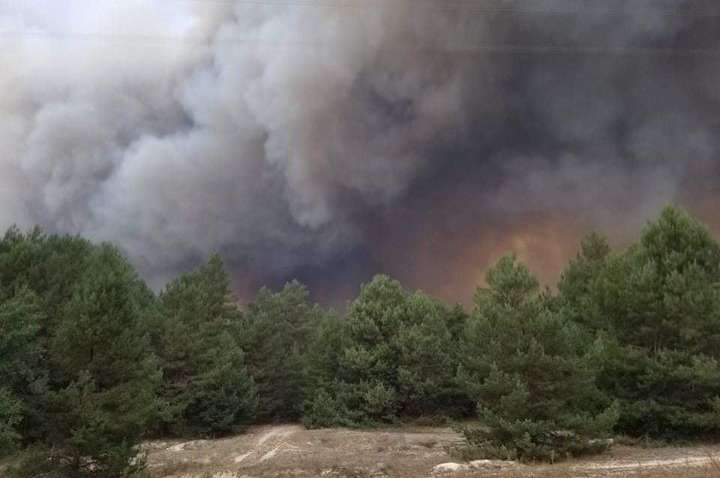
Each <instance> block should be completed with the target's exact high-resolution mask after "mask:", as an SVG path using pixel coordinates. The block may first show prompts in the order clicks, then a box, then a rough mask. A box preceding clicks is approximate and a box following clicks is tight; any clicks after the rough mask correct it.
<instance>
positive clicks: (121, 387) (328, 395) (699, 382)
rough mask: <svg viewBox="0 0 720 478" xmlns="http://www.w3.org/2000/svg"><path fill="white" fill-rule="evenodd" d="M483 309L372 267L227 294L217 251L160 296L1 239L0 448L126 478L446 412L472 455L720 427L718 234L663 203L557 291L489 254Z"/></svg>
mask: <svg viewBox="0 0 720 478" xmlns="http://www.w3.org/2000/svg"><path fill="white" fill-rule="evenodd" d="M486 282H487V286H486V287H482V288H478V289H477V292H476V294H475V296H474V300H473V306H472V307H471V308H469V309H466V308H464V307H461V306H459V305H455V306H451V305H448V304H445V303H443V302H441V301H439V300H437V299H435V298H433V297H431V296H429V295H427V294H425V293H423V292H419V291H417V292H412V291H408V290H406V289H405V288H403V286H402V285H401V284H400V283H399V282H398V281H396V280H393V279H391V278H389V277H386V276H382V275H380V276H376V277H375V278H374V279H373V280H372V281H371V282H369V283H367V284H364V285H363V286H362V288H361V290H360V293H359V295H358V297H357V298H356V299H354V300H353V301H352V302H351V303H350V304H348V307H347V310H346V311H345V312H344V313H342V314H340V313H337V312H335V311H333V310H330V309H326V308H323V307H321V306H319V305H317V304H314V303H313V302H312V301H311V299H310V294H309V292H308V290H307V288H306V287H304V286H303V285H302V284H300V283H298V282H290V283H288V284H287V285H285V287H284V288H283V289H282V290H280V291H277V292H273V291H270V290H268V289H262V290H260V291H259V293H258V294H257V295H256V297H255V298H254V300H253V301H252V302H251V303H249V304H247V305H246V306H244V307H239V306H238V305H237V303H236V302H235V300H234V299H233V295H232V287H231V283H230V279H229V276H228V274H227V272H226V271H225V269H224V267H223V264H222V261H221V259H220V257H219V256H218V255H212V256H211V257H210V258H209V260H208V262H207V263H206V264H204V265H203V266H202V267H200V268H198V269H197V270H194V271H192V272H189V273H186V274H183V275H181V276H180V277H178V278H176V279H175V280H173V281H171V282H170V283H169V284H168V285H167V286H166V287H165V288H164V289H163V290H162V291H161V292H160V293H159V294H155V293H154V292H153V291H152V290H150V289H149V288H148V287H147V285H146V284H145V283H144V282H143V281H142V280H141V279H140V277H139V276H138V275H137V273H136V272H135V271H134V269H133V267H132V266H131V265H130V264H129V262H128V261H127V260H126V258H125V257H123V255H122V254H121V253H120V252H119V251H118V249H117V248H115V247H114V246H112V245H110V244H99V245H96V244H92V243H91V242H89V241H87V240H85V239H83V238H81V237H77V236H61V235H52V234H45V233H43V232H41V231H40V230H38V229H35V230H31V231H29V232H22V231H20V230H18V229H17V228H11V229H10V230H8V231H7V232H6V233H5V235H4V237H2V239H1V240H0V454H2V453H5V454H9V453H13V452H16V451H18V450H20V451H22V456H24V457H25V458H24V460H22V461H21V464H20V465H19V466H18V467H16V468H15V469H14V470H13V471H12V473H14V474H15V475H16V476H18V477H30V476H32V477H35V476H43V477H49V478H51V477H58V478H59V477H80V476H103V477H117V476H130V475H132V474H133V473H135V472H139V471H141V470H142V467H143V461H142V456H141V455H140V452H139V448H138V444H139V443H140V441H141V440H142V439H145V438H148V437H161V436H162V437H186V436H193V437H194V436H209V437H213V436H220V435H223V434H227V433H233V432H238V431H241V430H242V427H244V426H246V425H248V424H251V423H257V422H273V421H283V422H287V421H301V422H302V423H304V424H305V425H306V426H308V427H329V426H350V427H361V426H376V425H379V424H387V423H397V422H401V421H404V420H423V421H425V422H426V423H441V422H443V423H444V422H447V421H448V420H456V423H471V425H461V430H462V432H463V433H464V436H465V438H466V445H465V447H463V448H462V449H461V450H460V451H459V452H460V453H462V454H466V455H467V456H482V457H499V458H512V459H523V460H558V459H562V458H564V457H566V456H570V455H577V454H580V453H586V452H592V451H598V450H601V449H603V448H604V447H605V446H606V442H605V441H602V440H600V439H602V438H604V437H609V436H612V435H614V434H624V435H630V436H638V437H653V438H661V439H715V438H719V437H720V362H719V360H720V244H719V243H718V241H717V240H716V239H715V238H714V237H713V236H712V234H711V233H710V232H709V230H708V229H707V228H706V227H705V226H704V225H702V224H701V223H700V222H699V221H697V220H696V219H694V218H693V217H691V216H690V215H688V214H687V213H686V212H684V211H682V210H680V209H677V208H673V207H668V208H666V209H665V210H663V212H662V213H661V215H660V216H659V217H658V218H657V219H656V220H655V221H653V222H651V223H648V224H647V226H646V227H645V228H644V230H643V231H642V233H641V236H640V238H639V240H638V241H637V242H636V243H634V244H632V245H631V246H630V247H628V248H625V249H623V250H617V251H613V250H612V249H611V248H610V247H609V245H608V242H607V241H606V239H604V238H603V237H602V236H600V235H597V234H591V235H589V236H588V237H586V238H585V239H584V240H583V241H582V243H581V245H580V251H579V253H578V254H577V256H576V257H575V258H574V259H573V260H571V261H570V263H569V264H568V265H567V267H566V268H565V271H564V272H563V274H562V277H561V278H560V280H559V283H558V284H557V287H555V288H553V289H549V288H542V287H541V286H540V284H539V282H538V280H537V279H536V278H535V277H534V276H533V274H532V273H531V272H530V271H529V270H528V268H527V267H526V266H525V265H524V264H522V263H521V262H520V261H519V260H518V259H517V258H516V257H515V256H513V255H508V256H505V257H503V258H501V259H500V260H499V261H498V262H497V263H496V264H495V265H494V267H492V268H491V269H490V270H489V271H488V273H487V277H486Z"/></svg>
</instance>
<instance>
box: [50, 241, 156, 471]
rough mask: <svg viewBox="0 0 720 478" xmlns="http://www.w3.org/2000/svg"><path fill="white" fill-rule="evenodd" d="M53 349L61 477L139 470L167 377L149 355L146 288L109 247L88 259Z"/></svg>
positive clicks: (54, 456)
mask: <svg viewBox="0 0 720 478" xmlns="http://www.w3.org/2000/svg"><path fill="white" fill-rule="evenodd" d="M88 265H89V267H88V269H87V270H86V272H85V273H84V274H83V275H82V276H81V277H80V279H79V282H78V284H77V286H76V287H75V290H74V292H73V294H72V297H71V298H70V300H69V301H68V302H67V303H66V304H65V306H64V307H63V310H62V315H61V318H60V323H59V324H58V327H57V329H56V330H55V331H54V334H53V337H52V339H51V344H50V361H51V362H52V363H53V364H55V366H56V367H57V369H56V370H57V373H58V374H59V377H57V378H56V382H57V383H58V384H62V385H60V386H59V388H58V389H57V390H53V391H52V392H51V395H50V397H51V405H50V414H49V429H50V431H49V434H48V437H47V438H46V440H45V445H46V446H47V448H48V449H49V450H50V451H49V453H50V457H49V459H50V461H48V463H52V467H53V468H54V469H56V470H61V469H64V470H66V472H67V474H69V475H73V476H75V475H83V474H92V475H93V476H107V477H115V476H121V475H122V474H123V473H126V472H128V471H132V470H133V469H134V468H136V466H137V465H136V463H135V459H136V454H137V449H136V445H137V444H138V442H139V440H140V438H141V437H142V435H143V433H144V431H145V430H146V428H147V426H148V424H149V423H150V422H151V420H153V418H154V417H155V415H156V413H157V396H156V390H157V386H158V384H159V379H160V373H159V370H158V368H157V364H156V360H155V359H154V357H153V355H152V354H151V352H150V349H149V343H148V340H147V335H148V331H147V327H146V324H145V322H144V313H143V312H144V311H143V308H142V304H141V300H139V297H141V296H142V289H143V287H144V285H143V284H142V283H141V282H140V281H139V279H138V278H137V277H136V275H135V273H134V271H133V270H132V268H131V266H130V265H129V264H128V263H127V261H126V260H125V259H124V258H123V257H122V255H121V254H120V253H119V252H118V251H117V250H116V249H114V248H113V247H111V246H109V245H102V246H99V247H97V249H96V250H94V251H93V252H92V253H91V255H90V257H89V258H88Z"/></svg>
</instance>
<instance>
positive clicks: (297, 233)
mask: <svg viewBox="0 0 720 478" xmlns="http://www.w3.org/2000/svg"><path fill="white" fill-rule="evenodd" d="M263 3H264V4H263ZM516 3H517V2H516ZM506 4H507V2H498V3H496V4H491V3H488V4H483V5H484V6H483V5H480V4H474V3H472V2H464V3H459V2H458V3H456V4H455V3H454V4H453V5H454V6H450V7H443V4H441V3H439V2H432V1H411V0H388V1H382V2H381V1H375V0H373V1H371V2H359V1H351V0H337V1H332V2H331V1H324V0H323V1H318V2H309V1H301V0H298V1H288V0H285V1H275V0H268V1H267V2H255V1H253V2H250V1H237V2H231V1H227V2H225V1H218V2H213V1H208V2H205V1H193V0H168V1H161V0H156V1H153V0H123V1H119V0H117V1H116V0H108V1H102V2H97V1H93V0H69V1H65V2H56V1H54V0H23V1H22V2H21V1H19V0H16V1H12V0H0V64H2V65H3V68H2V69H0V228H4V227H7V226H9V225H10V224H12V223H16V224H19V225H21V226H23V227H26V226H29V225H32V224H40V225H42V226H44V227H46V228H48V229H50V230H52V231H62V232H71V233H81V234H84V235H88V236H90V237H92V238H94V239H97V240H111V241H113V242H116V243H118V244H119V245H120V246H121V247H122V248H123V249H124V250H125V251H126V252H127V253H128V254H129V255H130V257H131V258H132V260H133V261H134V262H135V263H136V264H137V265H138V266H139V267H140V268H141V270H142V271H143V272H144V273H145V274H146V276H147V277H148V278H150V279H151V281H153V282H154V283H155V284H158V283H161V282H162V281H163V280H165V279H166V278H167V276H168V275H169V274H172V273H174V272H176V271H177V270H179V269H182V268H183V267H186V266H187V265H188V263H193V262H196V261H197V260H199V258H200V257H202V256H204V255H205V254H206V253H207V252H208V251H209V250H212V249H215V250H220V251H221V252H225V253H226V254H229V255H230V256H231V257H230V258H231V260H238V261H240V262H244V263H247V262H252V263H253V264H255V265H256V266H257V267H260V268H264V269H267V270H268V273H270V274H272V273H273V272H278V271H284V270H288V269H290V270H291V269H292V268H293V267H297V266H301V265H316V264H322V263H323V262H324V261H327V260H328V259H330V258H332V257H334V256H335V255H337V254H340V253H343V252H345V251H348V250H350V249H352V247H353V246H354V245H355V244H356V243H358V242H360V241H362V240H363V234H362V231H361V230H360V229H361V227H362V226H361V225H360V224H359V223H358V222H357V221H356V220H355V218H354V215H355V214H357V213H358V211H360V212H362V211H364V210H367V209H368V208H370V209H373V208H382V207H384V206H386V205H390V204H393V202H394V201H397V200H398V199H400V198H402V197H403V195H404V194H405V193H406V192H407V191H408V189H409V188H410V187H411V186H412V185H413V184H414V182H415V181H416V179H417V178H418V177H420V176H422V175H426V174H428V173H431V172H432V171H433V170H435V169H436V168H437V167H438V165H436V164H433V161H437V158H436V156H434V155H433V152H432V150H433V147H434V146H435V145H437V144H442V143H452V142H453V140H454V139H455V138H464V139H463V141H468V137H472V135H473V133H472V132H471V131H474V130H476V129H478V126H477V125H476V124H474V123H473V121H477V120H478V118H480V119H481V120H482V122H483V123H482V124H483V125H488V127H496V126H493V125H498V124H501V123H502V121H503V120H504V119H505V116H506V110H508V109H511V108H514V107H515V106H516V103H517V102H518V101H519V100H522V101H525V102H527V104H528V105H530V107H531V108H534V109H536V110H537V111H539V112H540V113H539V114H540V119H542V120H543V121H544V122H546V124H547V129H548V131H552V135H553V136H554V139H556V140H558V141H565V142H568V143H586V142H590V143H598V142H600V143H609V144H610V145H609V147H607V148H605V151H608V152H609V153H608V154H609V155H610V156H611V157H609V158H600V159H597V158H593V159H590V160H589V162H588V161H586V160H581V159H579V160H569V159H567V158H573V157H574V156H573V155H576V154H581V155H583V154H585V148H580V149H579V150H578V149H577V148H575V149H574V150H573V149H572V148H569V149H570V151H565V152H559V153H558V156H557V158H552V159H548V158H541V159H539V160H537V161H534V162H533V161H532V160H530V159H527V158H523V159H514V160H511V159H505V158H506V157H516V155H515V154H514V153H513V152H512V151H511V152H509V153H508V154H504V153H503V152H502V151H501V152H498V151H491V153H492V154H490V155H489V157H490V158H491V159H490V161H503V162H505V163H507V166H505V167H504V169H506V170H508V169H509V170H512V169H513V168H516V167H517V165H522V166H521V167H520V169H521V170H524V169H528V170H531V173H532V174H529V175H527V177H525V178H524V179H522V180H521V181H519V182H518V184H521V185H522V186H521V188H522V189H525V190H528V191H529V193H528V194H529V196H528V198H529V201H530V202H531V203H534V204H535V206H536V207H544V206H540V205H539V204H540V203H542V204H544V205H545V206H547V207H558V206H559V205H561V203H562V202H561V201H559V200H558V198H559V196H558V195H555V194H548V193H547V191H548V187H549V185H558V184H560V185H563V184H565V185H567V184H569V189H570V190H572V191H573V192H572V195H573V197H580V196H582V195H583V191H586V189H585V188H584V186H583V185H585V184H588V183H593V178H594V177H596V176H603V177H604V178H605V183H601V184H598V185H596V187H595V188H594V189H592V190H591V191H594V192H593V194H592V195H590V196H587V198H586V202H587V203H588V205H589V204H590V203H592V201H593V200H594V199H596V198H600V197H601V196H602V184H608V183H609V182H610V181H615V180H617V181H615V182H614V183H613V184H615V187H616V188H617V189H618V190H620V189H623V188H628V187H632V184H631V183H633V181H634V180H633V179H632V178H633V177H631V179H627V177H625V176H623V173H622V168H621V167H618V168H616V169H614V170H613V171H612V174H607V175H605V173H604V170H603V167H602V166H601V164H603V163H602V162H603V161H605V160H607V159H610V160H612V161H615V160H616V158H613V157H612V156H615V155H616V156H622V155H627V154H631V155H635V156H637V157H642V156H643V155H647V154H648V153H649V152H652V151H656V150H657V146H656V144H654V143H653V145H652V147H650V146H648V145H646V142H655V138H657V137H659V136H661V135H662V132H663V131H664V128H665V129H666V128H667V127H666V126H663V125H662V124H659V125H658V122H662V120H661V119H653V120H652V121H651V120H649V119H647V120H646V118H644V117H641V118H640V120H638V125H637V127H636V128H635V132H634V133H633V134H632V135H631V143H632V145H631V147H630V152H629V153H628V152H624V151H621V150H620V149H619V148H617V147H615V146H614V145H613V144H611V143H613V141H614V140H613V139H612V136H613V135H614V134H615V130H616V129H617V121H618V118H619V117H622V116H623V115H624V114H625V113H626V110H627V106H626V105H625V104H624V103H623V102H624V101H625V100H624V99H623V98H620V97H619V95H618V94H617V93H618V90H617V85H615V84H614V83H613V82H614V81H616V80H617V77H618V74H619V70H620V69H621V67H620V66H618V65H617V64H607V65H606V67H607V68H605V69H604V70H603V69H602V68H600V69H598V68H597V65H595V66H590V67H587V68H584V67H582V65H580V66H578V68H575V69H573V70H572V75H574V76H573V77H570V78H568V76H567V73H568V71H570V70H569V69H568V68H557V69H549V70H543V69H535V70H531V71H530V73H529V79H528V80H527V86H526V88H527V90H526V91H523V92H519V93H517V95H516V96H517V97H510V96H508V95H509V94H510V93H512V94H515V93H514V92H512V91H511V90H510V89H509V88H511V87H510V86H508V84H511V83H512V82H511V81H509V80H511V79H513V78H514V76H513V75H517V74H518V73H516V72H514V71H513V69H512V58H511V55H508V56H506V57H504V58H498V57H497V56H494V55H492V54H489V55H475V56H473V57H472V61H470V62H468V61H467V57H464V56H463V52H467V51H468V50H470V51H472V50H479V51H482V50H483V49H487V50H488V53H492V52H493V51H495V50H500V51H502V49H503V48H505V47H507V49H508V51H512V47H513V45H515V44H517V42H522V41H524V42H525V43H528V44H530V46H532V43H533V41H536V39H537V38H540V39H543V38H544V39H547V38H550V39H555V38H556V37H558V36H559V37H561V38H562V39H564V40H565V41H571V42H572V41H575V42H580V43H582V44H583V45H585V44H587V45H589V46H593V45H594V43H593V42H594V41H595V40H597V39H598V38H604V39H605V40H607V44H608V45H609V46H611V47H617V46H618V45H619V46H620V47H623V45H625V46H626V45H628V42H633V41H645V40H652V39H655V38H658V37H662V36H663V35H670V34H671V33H672V32H675V31H676V30H677V29H679V28H680V27H681V26H682V22H681V21H679V20H676V19H675V17H672V16H668V15H667V14H665V13H666V10H667V8H668V7H667V6H664V7H663V6H661V7H657V8H656V7H654V6H653V5H651V4H650V3H648V4H647V5H644V6H642V7H640V8H635V9H634V10H629V11H625V7H623V5H626V4H627V2H622V3H619V2H618V3H613V4H612V5H610V4H608V5H609V6H607V7H606V8H605V9H603V8H600V9H598V8H595V9H594V10H592V11H590V12H589V13H586V12H585V11H584V10H582V9H577V6H576V4H574V3H572V2H570V3H568V2H567V1H565V2H561V1H553V2H552V3H548V4H547V5H546V7H547V8H548V9H550V10H552V9H561V10H562V9H565V10H566V11H568V12H570V13H571V15H575V17H577V18H576V19H577V20H578V21H577V22H569V23H568V22H562V21H560V22H558V21H551V22H547V21H545V20H544V17H542V16H540V17H538V16H537V15H534V14H533V12H531V11H530V12H528V13H526V14H525V15H518V16H517V17H516V18H515V20H513V21H512V22H509V23H508V22H505V23H503V22H499V21H497V19H496V13H497V12H502V11H503V9H506V8H507V7H505V6H504V5H506ZM478 5H480V6H478ZM492 5H495V6H494V7H492ZM513 5H515V3H513ZM518 5H519V3H518ZM588 5H589V4H588ZM655 5H657V3H655ZM573 6H575V10H573V8H572V7H573ZM491 7H492V8H495V9H496V10H497V11H493V9H492V8H491ZM551 7H552V8H551ZM572 12H575V13H572ZM575 17H572V16H571V18H575ZM609 25H612V28H611V29H608V26H609ZM518 27H522V28H520V32H521V33H520V34H518V33H517V32H515V30H514V29H517V28H518ZM520 53H522V51H520ZM585 65H586V66H587V64H585ZM599 70H602V71H604V72H605V75H606V76H598V75H597V73H598V71H599ZM521 74H525V73H521ZM523 81H524V80H523ZM568 83H571V84H582V85H583V87H582V88H581V89H577V90H573V89H568V88H567V87H566V85H567V84H568ZM674 94H676V95H677V92H674ZM678 96H680V97H682V95H681V94H680V95H678ZM643 101H644V100H643ZM513 102H515V103H513ZM640 103H642V102H640ZM688 114H690V113H688ZM695 123H697V121H694V120H687V121H686V123H683V121H682V120H678V122H677V124H679V125H680V126H682V125H683V124H686V125H688V127H695V126H698V127H697V128H695V130H696V134H695V137H694V138H695V139H687V138H685V139H683V140H682V141H680V140H679V139H678V142H673V144H674V145H678V144H680V146H677V148H676V150H673V152H674V153H676V154H678V155H681V154H685V153H686V152H687V151H688V150H689V151H692V152H696V151H699V152H700V153H701V154H703V155H705V157H709V156H711V155H712V154H713V151H714V150H715V148H714V144H711V141H709V139H708V134H707V131H706V130H704V129H703V127H702V124H701V123H702V121H700V124H699V125H697V124H695ZM491 136H492V135H490V136H489V137H491ZM470 139H471V140H472V138H470ZM666 143H667V141H666ZM686 143H692V145H690V146H687V147H685V144H686ZM492 158H495V159H492ZM497 158H500V159H497ZM444 160H447V159H444ZM481 160H482V158H479V159H478V161H481ZM616 162H617V161H616ZM613 164H615V163H613ZM533 168H534V169H533ZM551 168H554V169H552V171H558V170H559V171H560V173H559V174H555V173H553V172H549V171H550V170H551ZM533 170H534V172H533ZM512 174H515V173H512ZM517 174H519V175H522V174H523V171H520V172H518V173H517ZM637 174H638V181H639V182H640V184H641V187H642V188H644V187H645V185H647V186H648V190H649V191H651V193H652V200H651V201H649V202H648V201H643V202H642V204H644V205H646V204H653V205H654V204H656V203H657V202H658V201H657V198H662V199H666V198H671V197H672V195H673V194H674V192H673V190H674V187H675V173H674V172H673V170H666V169H663V170H662V171H659V172H657V174H655V175H652V176H644V175H643V174H642V171H640V172H637ZM653 178H654V179H653ZM658 183H660V186H657V185H658ZM516 190H517V189H516V188H515V187H514V186H513V187H509V188H505V189H501V190H500V191H499V193H498V196H497V198H496V202H494V203H493V202H492V201H491V202H490V203H491V205H490V206H489V207H496V206H497V207H507V210H508V211H510V212H512V206H511V204H512V202H513V198H512V197H507V198H505V199H503V197H504V194H508V195H509V196H512V195H514V194H515V191H516ZM538 198H546V199H544V200H543V201H539V199H538ZM500 203H502V204H500ZM493 204H495V205H493ZM646 208H647V206H643V210H645V209H646Z"/></svg>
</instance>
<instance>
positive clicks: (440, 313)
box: [306, 276, 459, 426]
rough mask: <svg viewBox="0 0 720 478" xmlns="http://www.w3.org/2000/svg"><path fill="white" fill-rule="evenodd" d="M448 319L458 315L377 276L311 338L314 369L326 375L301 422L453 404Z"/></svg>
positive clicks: (386, 415) (412, 412) (395, 414)
mask: <svg viewBox="0 0 720 478" xmlns="http://www.w3.org/2000/svg"><path fill="white" fill-rule="evenodd" d="M456 313H457V311H455V314H456ZM450 318H452V320H459V317H457V316H454V315H453V313H451V312H450V311H448V310H446V309H445V308H444V307H443V306H442V304H440V303H439V302H437V301H435V300H433V299H431V298H430V297H428V296H426V295H425V294H422V293H420V292H416V293H414V294H409V293H408V292H407V291H405V290H404V289H403V288H402V286H401V285H400V283H399V282H397V281H395V280H392V279H390V278H389V277H386V276H377V277H375V278H374V279H373V280H372V281H371V282H370V283H369V284H366V285H364V286H363V287H362V289H361V291H360V296H359V297H358V298H357V299H356V300H355V301H353V303H352V304H351V305H350V309H349V312H348V316H347V320H346V322H345V323H344V324H343V325H342V326H341V327H340V326H337V325H336V326H334V327H332V328H331V329H330V330H331V331H332V332H333V333H332V334H330V333H327V331H325V330H324V331H323V332H324V333H325V335H326V336H327V339H326V341H323V340H322V337H321V338H320V340H319V341H318V342H316V345H315V346H316V347H318V351H322V353H314V354H313V355H312V356H313V358H314V360H315V361H314V362H313V363H314V364H316V365H315V367H316V368H315V371H314V373H320V374H321V375H323V376H324V377H326V378H324V379H323V381H322V384H320V388H318V389H316V390H315V391H314V393H313V395H312V396H310V397H309V398H308V402H307V405H306V410H307V415H306V421H307V422H308V423H310V424H311V425H317V426H319V425H327V424H330V423H333V422H335V423H340V424H367V423H377V422H390V421H394V420H396V419H397V418H399V417H401V416H419V415H422V414H426V413H435V412H439V413H442V412H443V411H446V410H447V409H448V408H449V407H451V406H455V401H456V400H457V397H456V395H457V393H456V390H455V388H454V386H453V370H454V368H455V363H454V357H455V356H454V354H453V353H452V352H451V350H452V349H453V337H452V333H451V325H452V321H451V320H450ZM330 325H332V322H331V323H330ZM318 363H321V364H325V367H326V368H325V372H322V371H320V372H318V371H317V364H318ZM333 375H334V377H333V378H332V379H330V378H329V377H330V376H333Z"/></svg>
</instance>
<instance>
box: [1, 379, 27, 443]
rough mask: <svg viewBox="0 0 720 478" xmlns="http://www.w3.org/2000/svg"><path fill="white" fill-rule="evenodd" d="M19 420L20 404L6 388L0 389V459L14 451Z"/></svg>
mask: <svg viewBox="0 0 720 478" xmlns="http://www.w3.org/2000/svg"><path fill="white" fill-rule="evenodd" d="M21 420H22V403H21V402H20V401H19V400H18V399H17V398H15V397H14V396H13V394H12V393H11V392H10V391H9V390H8V389H7V388H0V457H2V456H4V455H6V454H8V453H10V452H12V451H15V448H16V446H17V442H18V440H19V439H20V435H19V434H18V432H17V426H18V424H19V423H20V421H21Z"/></svg>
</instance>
